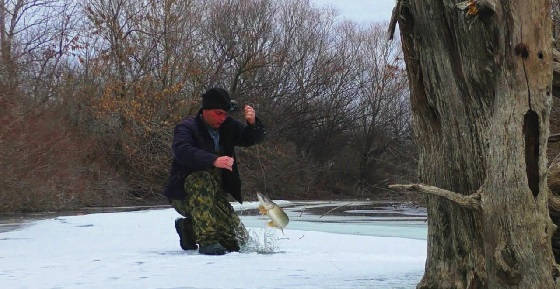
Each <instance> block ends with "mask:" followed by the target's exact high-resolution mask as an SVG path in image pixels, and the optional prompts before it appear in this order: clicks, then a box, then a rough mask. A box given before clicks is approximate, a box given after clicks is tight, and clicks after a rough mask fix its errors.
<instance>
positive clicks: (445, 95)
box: [395, 0, 557, 289]
mask: <svg viewBox="0 0 560 289" xmlns="http://www.w3.org/2000/svg"><path fill="white" fill-rule="evenodd" d="M395 12H396V13H395V15H396V16H397V17H396V19H398V23H399V27H400V31H401V38H402V39H401V40H402V45H403V51H404V55H405V60H406V64H407V70H408V76H409V80H410V87H411V103H412V111H413V126H414V133H415V137H416V139H417V143H418V146H419V147H418V149H419V176H420V180H421V181H422V182H423V183H425V184H429V185H431V186H433V187H429V186H414V187H412V188H413V189H416V190H418V191H421V192H424V193H427V194H428V198H427V199H428V201H427V206H428V216H429V218H428V256H427V260H426V270H425V274H424V277H423V279H422V281H421V282H420V284H418V288H438V289H440V288H492V289H497V288H509V289H511V288H519V289H529V288H535V289H536V288H539V289H545V288H554V286H555V276H556V275H557V274H556V273H553V272H557V271H556V269H555V268H556V263H555V262H554V258H553V254H552V249H551V243H550V240H551V235H552V233H553V232H554V230H555V226H554V224H553V223H552V222H551V220H550V217H549V214H548V213H549V212H548V208H547V202H548V194H549V192H548V189H547V184H546V165H547V159H546V144H547V138H548V135H549V127H548V121H549V113H550V103H551V82H552V68H551V61H552V51H551V41H552V39H551V35H552V32H551V22H550V2H549V1H547V0H532V1H527V0H503V1H498V0H478V1H465V2H462V3H458V4H457V3H456V1H451V0H399V3H398V5H397V9H396V11H395ZM409 188H410V187H409Z"/></svg>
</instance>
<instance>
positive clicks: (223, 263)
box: [0, 201, 426, 289]
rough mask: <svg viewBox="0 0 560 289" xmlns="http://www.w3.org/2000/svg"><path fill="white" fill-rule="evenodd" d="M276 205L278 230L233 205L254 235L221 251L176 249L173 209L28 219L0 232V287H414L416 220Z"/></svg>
mask: <svg viewBox="0 0 560 289" xmlns="http://www.w3.org/2000/svg"><path fill="white" fill-rule="evenodd" d="M277 203H278V204H281V205H282V206H286V211H287V213H288V215H289V216H290V219H291V220H290V224H288V227H287V228H286V229H285V230H284V234H282V233H281V232H280V231H279V230H276V229H271V228H265V227H264V224H265V223H266V218H265V217H262V216H252V215H247V214H246V213H245V211H244V210H249V209H252V208H256V204H255V203H247V204H243V205H242V206H241V205H234V207H235V208H236V210H237V211H238V212H239V214H240V215H241V216H242V217H241V219H242V221H243V223H245V224H246V226H247V227H248V229H249V231H250V233H251V235H252V236H253V240H252V241H251V242H250V245H249V246H248V247H247V248H244V250H242V252H240V253H238V252H235V253H229V254H227V255H225V256H205V255H200V254H198V252H196V251H182V250H181V249H180V248H179V244H178V237H177V235H176V233H175V228H174V226H173V220H174V219H175V218H176V217H178V214H177V213H176V212H175V211H174V210H173V209H156V210H142V211H135V212H120V213H97V214H87V215H78V216H61V217H56V218H51V219H46V220H40V221H35V222H32V223H31V224H29V225H24V226H22V227H19V228H18V229H16V230H13V231H8V232H4V233H0V288H10V289H11V288H13V289H18V288H22V289H23V288H30V289H31V288H32V289H41V288H45V289H47V288H48V289H54V288H60V289H62V288H64V289H66V288H68V289H74V288H119V289H122V288H162V289H163V288H176V289H178V288H201V289H202V288H414V287H415V284H416V283H417V282H418V281H419V280H420V278H421V276H422V274H423V268H424V262H425V258H426V240H425V238H426V226H425V223H423V221H416V220H408V221H394V220H393V221H386V222H383V221H375V220H371V219H369V218H378V217H368V216H365V217H364V216H317V215H313V214H307V213H305V211H302V209H303V208H307V207H310V206H312V205H320V203H319V204H311V203H307V204H304V205H302V204H294V203H290V202H288V201H278V202H277ZM307 205H309V206H307ZM323 205H327V206H329V205H332V206H336V205H337V204H330V203H328V204H324V203H323ZM338 205H340V204H338ZM327 217H332V218H334V219H336V220H338V221H336V220H335V221H333V220H323V219H325V218H327ZM380 236H389V237H380Z"/></svg>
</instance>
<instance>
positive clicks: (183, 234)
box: [175, 218, 196, 250]
mask: <svg viewBox="0 0 560 289" xmlns="http://www.w3.org/2000/svg"><path fill="white" fill-rule="evenodd" d="M175 230H176V231H177V234H179V244H180V245H181V249H183V250H195V249H196V241H195V238H194V231H193V227H192V220H191V219H187V218H177V219H175Z"/></svg>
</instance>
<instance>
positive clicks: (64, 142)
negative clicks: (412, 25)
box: [0, 0, 415, 211]
mask: <svg viewBox="0 0 560 289" xmlns="http://www.w3.org/2000/svg"><path fill="white" fill-rule="evenodd" d="M0 5H1V6H0V27H1V28H2V29H3V30H2V31H1V35H0V36H1V38H0V52H1V59H0V89H1V91H2V93H1V94H0V97H1V98H0V114H1V116H0V121H1V128H0V136H1V139H0V145H1V147H0V162H1V165H0V173H1V174H2V178H1V179H0V188H1V195H0V211H21V210H43V209H65V208H73V207H79V206H86V205H118V204H126V203H131V202H154V201H156V202H157V201H163V200H162V198H161V196H160V192H161V190H162V186H163V185H164V183H165V180H166V178H167V171H168V167H169V162H170V158H171V155H170V142H171V138H172V130H173V126H174V124H175V123H176V122H178V121H179V120H180V119H181V118H183V117H185V116H187V115H191V114H193V113H196V112H197V111H198V109H199V107H200V100H201V99H200V95H201V93H202V92H203V91H204V90H205V89H207V88H209V87H212V86H221V87H224V88H226V89H228V90H229V91H230V92H231V94H232V96H233V98H235V99H236V100H237V101H238V102H239V103H240V104H244V103H247V104H251V105H253V106H254V107H255V108H256V110H257V115H258V116H259V117H260V118H262V119H263V121H264V123H265V125H266V126H267V128H268V130H267V131H268V135H267V141H266V142H265V143H264V144H261V145H258V146H256V147H252V148H248V149H242V150H240V152H239V156H238V157H239V163H240V170H241V174H242V177H243V178H244V192H245V194H246V195H247V198H248V199H253V198H254V196H253V192H255V191H261V192H265V193H267V194H269V195H271V196H272V197H273V198H286V199H306V198H354V197H361V198H366V197H367V198H375V197H379V196H380V194H384V193H383V192H384V190H385V189H384V187H385V184H387V183H389V182H407V181H414V179H415V174H414V171H415V151H414V146H413V144H412V143H411V131H410V126H409V121H410V108H409V104H408V83H407V79H406V73H405V71H404V61H403V59H402V55H401V52H400V43H398V41H392V42H388V41H386V35H385V32H384V31H385V29H386V27H387V25H386V24H382V25H372V26H369V27H363V26H359V25H357V24H355V23H352V22H339V21H336V20H335V15H334V13H333V11H331V10H328V9H319V8H317V7H314V6H313V5H312V4H311V3H310V2H309V1H304V0H286V1H272V0H237V1H232V0H227V1H222V0H210V1H208V0H190V1H188V0H158V1H156V0H144V1H130V0H128V1H126V0H89V1H81V2H75V1H70V0H41V1H39V0H27V1H25V0H17V1H8V2H6V1H1V4H0ZM234 115H235V116H237V117H239V116H240V114H239V112H238V113H234Z"/></svg>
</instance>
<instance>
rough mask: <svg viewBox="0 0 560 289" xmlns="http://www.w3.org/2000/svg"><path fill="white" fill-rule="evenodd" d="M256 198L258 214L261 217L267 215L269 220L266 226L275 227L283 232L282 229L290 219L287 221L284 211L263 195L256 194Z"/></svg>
mask: <svg viewBox="0 0 560 289" xmlns="http://www.w3.org/2000/svg"><path fill="white" fill-rule="evenodd" d="M257 198H258V199H259V212H260V213H261V214H263V215H267V216H268V217H269V218H270V219H271V220H270V221H269V222H268V226H269V227H276V228H278V229H280V230H281V231H282V232H284V228H285V227H286V226H287V225H288V222H289V221H290V219H288V215H286V213H284V210H282V208H280V207H279V206H278V205H277V204H275V203H274V202H273V201H271V200H270V199H269V198H267V197H266V196H265V195H263V194H261V193H257Z"/></svg>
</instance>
